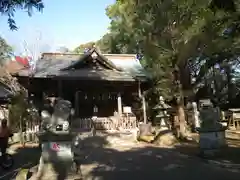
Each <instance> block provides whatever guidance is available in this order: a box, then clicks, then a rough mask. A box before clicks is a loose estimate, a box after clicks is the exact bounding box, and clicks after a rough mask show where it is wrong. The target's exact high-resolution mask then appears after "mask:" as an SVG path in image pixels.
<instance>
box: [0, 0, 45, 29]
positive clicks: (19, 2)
mask: <svg viewBox="0 0 240 180" xmlns="http://www.w3.org/2000/svg"><path fill="white" fill-rule="evenodd" d="M43 8H44V5H43V2H42V0H11V1H1V6H0V13H2V15H6V16H8V24H9V27H10V29H11V30H17V29H18V28H17V25H16V23H15V21H14V15H15V12H16V11H17V10H22V11H25V12H27V13H28V15H29V16H31V15H32V14H33V10H34V9H36V10H37V11H42V10H43Z"/></svg>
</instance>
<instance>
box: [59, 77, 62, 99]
mask: <svg viewBox="0 0 240 180" xmlns="http://www.w3.org/2000/svg"><path fill="white" fill-rule="evenodd" d="M58 97H62V81H61V80H58Z"/></svg>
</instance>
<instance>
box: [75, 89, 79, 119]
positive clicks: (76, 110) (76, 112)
mask: <svg viewBox="0 0 240 180" xmlns="http://www.w3.org/2000/svg"><path fill="white" fill-rule="evenodd" d="M78 100H79V91H76V92H75V115H76V116H78V115H79V107H78Z"/></svg>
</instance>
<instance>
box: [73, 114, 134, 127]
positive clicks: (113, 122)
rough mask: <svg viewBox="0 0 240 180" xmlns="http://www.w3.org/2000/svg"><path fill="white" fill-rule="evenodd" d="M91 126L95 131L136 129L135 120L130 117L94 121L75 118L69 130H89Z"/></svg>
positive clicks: (100, 118)
mask: <svg viewBox="0 0 240 180" xmlns="http://www.w3.org/2000/svg"><path fill="white" fill-rule="evenodd" d="M93 126H94V128H95V129H97V130H119V129H133V128H136V127H137V119H136V117H132V116H131V117H126V116H122V117H115V116H112V117H98V118H96V119H94V120H92V119H91V118H76V119H74V120H72V123H71V128H72V129H74V130H82V129H91V128H92V127H93Z"/></svg>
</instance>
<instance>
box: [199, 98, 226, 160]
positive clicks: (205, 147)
mask: <svg viewBox="0 0 240 180" xmlns="http://www.w3.org/2000/svg"><path fill="white" fill-rule="evenodd" d="M200 120H201V122H200V127H199V128H197V130H198V132H199V146H200V153H201V155H203V156H205V157H206V156H214V155H216V154H217V153H218V152H220V150H221V148H223V147H225V146H226V137H225V130H226V127H223V126H222V124H221V123H220V113H219V108H218V107H216V108H215V107H213V104H212V103H211V101H210V99H203V100H200Z"/></svg>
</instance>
